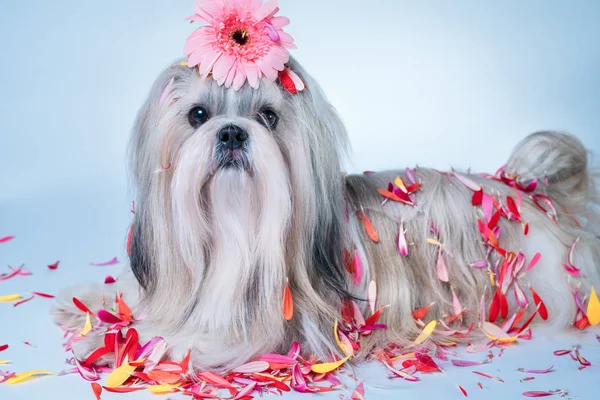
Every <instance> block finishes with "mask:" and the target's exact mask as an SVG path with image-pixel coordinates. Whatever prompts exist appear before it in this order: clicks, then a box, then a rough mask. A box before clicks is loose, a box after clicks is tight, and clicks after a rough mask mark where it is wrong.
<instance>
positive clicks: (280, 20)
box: [270, 17, 290, 29]
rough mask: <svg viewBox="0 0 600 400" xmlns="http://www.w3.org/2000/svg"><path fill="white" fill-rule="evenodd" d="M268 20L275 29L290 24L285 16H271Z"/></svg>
mask: <svg viewBox="0 0 600 400" xmlns="http://www.w3.org/2000/svg"><path fill="white" fill-rule="evenodd" d="M270 22H271V25H273V26H274V27H275V28H276V29H280V28H283V27H285V26H288V25H289V24H290V19H289V18H286V17H273V18H271V20H270Z"/></svg>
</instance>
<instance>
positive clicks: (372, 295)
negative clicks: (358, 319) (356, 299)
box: [368, 281, 377, 314]
mask: <svg viewBox="0 0 600 400" xmlns="http://www.w3.org/2000/svg"><path fill="white" fill-rule="evenodd" d="M368 299H369V306H370V307H371V314H374V313H375V302H376V301H377V284H376V283H375V281H371V283H369V293H368Z"/></svg>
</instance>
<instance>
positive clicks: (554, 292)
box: [53, 60, 600, 369]
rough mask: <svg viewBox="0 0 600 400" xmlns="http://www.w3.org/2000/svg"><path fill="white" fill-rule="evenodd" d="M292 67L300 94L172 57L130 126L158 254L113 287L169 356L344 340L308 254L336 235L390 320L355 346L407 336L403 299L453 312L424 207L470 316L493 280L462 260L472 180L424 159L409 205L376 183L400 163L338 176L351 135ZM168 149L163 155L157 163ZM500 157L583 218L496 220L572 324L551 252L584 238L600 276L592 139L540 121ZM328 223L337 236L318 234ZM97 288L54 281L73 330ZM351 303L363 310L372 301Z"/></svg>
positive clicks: (597, 279) (144, 231)
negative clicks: (286, 316)
mask: <svg viewBox="0 0 600 400" xmlns="http://www.w3.org/2000/svg"><path fill="white" fill-rule="evenodd" d="M290 66H291V68H292V69H293V70H294V71H296V72H297V73H298V74H299V75H300V76H301V77H302V79H303V80H304V82H305V83H306V86H307V89H306V90H305V91H303V92H301V93H300V94H297V95H295V96H291V95H289V94H287V93H286V92H285V91H284V90H283V89H282V88H281V87H279V86H278V85H277V84H276V83H272V82H267V81H263V82H261V88H260V89H259V90H252V89H251V88H249V87H244V88H242V89H241V90H240V91H238V92H235V91H233V90H225V89H223V88H222V87H218V86H217V85H216V83H215V82H213V81H212V80H211V79H210V78H209V79H201V78H200V77H199V75H198V73H197V72H196V71H195V70H192V69H188V68H181V67H179V66H178V64H174V65H173V66H172V67H169V68H167V69H166V70H165V71H164V72H163V73H162V74H161V75H160V76H159V78H158V79H157V81H156V82H155V84H154V86H153V88H152V90H151V92H150V95H149V97H148V100H147V102H146V103H145V105H144V106H143V107H142V109H141V110H140V113H139V115H138V119H137V122H136V126H135V128H134V131H133V134H132V139H131V158H130V162H131V171H132V180H133V186H134V188H135V191H136V192H135V197H136V205H137V207H136V208H137V211H136V216H135V224H136V232H137V233H139V237H141V238H142V239H140V240H142V242H139V243H137V244H136V245H137V246H139V247H138V249H137V250H138V251H139V252H142V253H143V258H144V260H146V261H147V262H148V263H149V264H148V265H151V267H150V269H149V271H148V278H149V281H150V283H148V282H146V285H144V286H146V288H145V289H144V288H142V286H141V285H140V284H139V283H138V281H136V279H135V278H134V277H133V274H132V271H131V270H129V269H127V270H126V271H125V272H124V275H123V277H122V278H121V279H120V280H119V285H118V286H117V288H118V290H120V291H121V292H123V293H124V297H125V300H126V301H128V302H129V303H130V305H131V306H133V307H134V310H135V313H136V315H143V316H144V317H145V319H144V321H143V322H142V323H140V324H138V325H137V326H136V328H137V329H138V331H139V333H140V335H141V339H142V340H148V339H150V338H151V337H153V336H163V337H165V338H166V339H167V341H168V342H169V345H170V346H171V347H170V354H171V355H172V356H174V357H182V356H183V354H185V352H186V351H187V349H188V348H191V349H192V360H193V363H194V366H195V367H197V368H206V367H212V368H220V369H227V368H231V367H234V366H237V365H239V364H241V363H243V362H245V361H247V360H249V359H252V358H253V357H255V356H257V355H259V354H261V353H266V352H277V351H285V350H286V349H287V347H288V346H289V344H290V343H291V342H292V341H293V340H297V341H300V342H301V343H302V345H303V347H304V350H305V351H306V352H307V353H316V354H317V355H320V356H322V357H326V356H328V355H329V354H330V353H337V352H338V350H336V346H335V344H334V341H333V336H332V327H333V324H334V321H335V320H336V319H339V318H340V316H339V310H340V305H341V298H340V296H339V293H336V292H335V290H332V288H331V285H330V284H328V282H327V280H326V279H325V277H324V276H325V275H326V273H325V272H323V271H324V270H320V269H319V268H317V267H316V266H315V260H317V261H318V260H322V259H323V257H325V258H327V257H328V255H327V254H328V253H327V252H325V253H324V254H323V251H324V250H323V249H325V250H329V252H330V254H333V255H336V254H337V255H339V257H337V258H335V257H334V256H332V257H331V258H332V259H333V261H336V260H337V261H339V260H341V254H342V246H343V245H344V246H346V247H347V248H348V249H353V248H355V247H356V248H357V250H358V252H359V254H360V257H361V259H362V262H363V268H364V272H363V277H362V280H361V284H360V285H358V286H354V285H353V284H352V282H351V277H350V276H349V275H347V276H345V277H344V278H343V279H342V281H341V283H340V286H342V287H340V288H339V289H340V291H341V292H343V291H345V290H347V291H348V292H349V293H351V294H353V295H354V296H356V297H358V298H362V299H366V298H367V294H366V293H367V286H368V284H369V282H370V281H371V280H375V281H376V282H377V285H378V299H377V306H381V305H384V304H390V305H391V307H389V308H388V309H387V310H386V312H385V313H384V314H383V317H382V318H383V320H382V322H383V323H386V324H387V325H388V327H389V329H388V330H386V331H380V332H375V333H373V334H372V335H371V336H370V337H369V339H368V340H367V341H366V342H365V343H363V347H364V349H365V351H364V353H363V354H367V353H368V351H369V350H370V349H371V348H372V347H374V346H385V345H386V344H388V343H389V342H399V343H403V342H407V341H409V340H410V339H412V338H413V337H414V335H415V334H416V333H417V332H418V330H419V328H418V326H417V325H416V324H415V322H414V320H413V318H412V316H411V312H412V310H414V309H416V308H418V307H422V306H424V305H427V304H429V303H431V302H435V306H434V307H433V308H432V311H431V313H432V314H431V317H432V318H441V317H443V316H444V315H448V314H450V312H451V310H452V297H451V291H450V285H449V284H446V283H442V282H439V280H438V279H437V277H436V275H435V268H434V267H435V261H436V257H437V251H438V249H437V248H436V246H433V245H431V244H428V243H426V241H425V238H427V237H430V236H431V234H430V232H429V230H430V224H431V222H432V221H433V222H434V223H435V225H436V226H437V228H438V229H439V231H440V234H441V237H440V240H441V241H442V243H443V244H444V246H445V248H446V249H447V250H449V251H450V254H451V255H446V257H447V258H446V262H447V264H448V267H449V270H450V276H451V282H450V283H451V285H452V287H453V289H454V290H455V291H456V293H457V294H458V296H459V298H460V300H461V302H462V303H463V306H464V307H465V308H468V309H470V310H472V312H471V313H470V314H469V315H468V316H467V317H466V318H465V321H464V322H465V324H468V323H469V322H471V321H475V320H476V319H477V311H476V310H477V309H478V303H479V300H480V298H481V296H482V294H483V293H484V290H485V288H486V285H489V279H488V277H487V275H486V274H485V273H484V272H481V271H476V270H474V269H472V268H470V267H469V266H468V264H469V263H470V262H473V261H476V260H480V259H484V258H485V255H486V251H485V247H484V245H483V244H482V243H481V239H480V234H479V232H478V231H477V228H476V221H477V218H479V217H480V216H479V215H478V214H477V211H476V209H475V208H474V207H473V206H472V205H471V203H470V197H471V194H472V193H471V192H470V191H469V189H467V188H466V187H464V185H462V184H461V183H459V182H458V181H457V180H456V179H450V178H447V177H445V176H442V175H441V174H439V173H438V172H436V171H433V170H428V169H423V168H419V169H418V170H417V171H416V175H417V177H418V178H419V179H420V180H421V181H422V182H423V185H424V186H423V191H422V192H420V193H419V194H417V207H414V208H413V207H409V206H405V205H400V204H397V203H392V202H387V203H386V204H385V205H383V206H382V205H381V197H380V196H379V194H378V193H377V188H385V187H386V186H387V183H388V182H389V181H393V180H394V178H395V177H396V176H398V175H401V173H400V172H399V171H387V172H382V173H377V174H371V175H354V176H346V177H345V178H342V175H341V166H342V163H343V160H344V157H345V155H346V154H347V150H348V148H349V146H348V138H347V135H346V132H345V129H344V126H343V124H342V122H341V120H340V119H339V117H338V116H337V114H336V113H335V111H334V110H333V108H332V107H331V105H330V104H329V103H328V102H327V100H326V98H325V97H324V95H323V94H322V92H321V90H320V88H319V87H318V85H317V83H316V82H315V81H314V80H313V79H312V78H310V76H309V75H308V74H307V73H306V72H305V71H304V70H303V69H302V68H301V67H300V65H299V64H298V63H297V62H296V61H295V60H292V61H291V62H290ZM165 87H166V88H167V90H165ZM159 99H161V100H160V101H159ZM196 104H204V105H206V106H207V107H209V108H210V109H211V110H210V111H211V114H212V116H213V117H212V118H211V119H210V120H209V121H208V122H207V123H205V124H204V125H203V126H201V127H200V128H198V129H194V128H193V127H191V126H190V124H189V123H188V121H187V112H188V111H189V110H190V109H191V108H192V107H193V106H194V105H196ZM265 105H268V106H269V107H271V108H273V109H275V110H276V111H277V112H278V113H279V115H280V116H281V121H280V123H279V126H278V127H277V129H276V130H275V131H271V130H269V129H266V128H265V127H264V126H263V125H261V124H260V123H259V122H258V120H257V117H258V112H259V110H260V108H261V107H262V106H265ZM232 123H233V124H237V125H239V126H240V127H242V128H244V129H245V130H246V131H247V132H248V133H249V137H250V139H249V142H250V145H249V147H248V149H247V150H248V159H249V161H250V165H251V168H250V170H241V169H231V168H230V169H223V168H220V167H219V166H218V165H217V164H216V163H215V151H216V150H215V149H216V147H215V146H216V140H217V136H216V132H217V131H218V130H219V129H220V128H221V127H223V126H225V125H227V124H232ZM169 163H170V164H172V167H171V168H170V169H168V170H166V171H161V172H160V173H153V172H154V171H156V170H157V168H160V166H164V165H167V164H169ZM507 171H508V172H510V173H512V174H514V175H515V176H520V177H522V178H523V179H533V178H537V179H541V180H543V179H544V178H548V180H549V182H550V183H549V186H548V187H546V186H543V187H541V189H540V190H541V191H544V192H547V194H549V195H550V196H551V197H553V198H554V200H555V201H556V202H557V203H558V204H560V205H561V206H563V207H566V208H567V209H568V211H569V213H570V214H571V216H573V217H574V218H577V219H578V220H579V221H580V222H581V224H582V226H581V227H579V226H577V225H576V224H575V223H574V222H573V221H572V220H571V219H570V217H569V216H568V215H567V214H565V213H564V212H563V211H560V217H559V219H560V224H559V225H556V224H554V223H553V222H552V221H551V220H550V219H549V218H548V217H547V216H545V215H544V214H543V213H541V212H540V211H539V210H538V209H537V208H536V207H535V206H534V205H533V204H532V203H531V201H530V200H529V199H527V198H525V200H524V205H523V211H522V213H523V217H524V219H525V220H526V221H529V222H530V224H531V233H530V234H529V236H527V237H526V238H525V237H524V236H523V235H522V227H521V226H520V225H518V224H511V223H508V222H507V221H503V222H502V223H501V227H502V236H501V243H502V244H503V246H505V247H506V248H507V249H509V250H515V251H518V250H522V251H523V252H524V254H525V255H526V256H527V257H528V259H530V258H531V257H532V256H533V255H534V254H535V253H536V252H541V253H542V259H541V261H540V263H539V265H538V266H537V267H535V268H534V269H533V270H532V271H531V273H529V274H527V276H526V277H525V278H524V279H523V280H522V282H520V283H521V286H522V287H523V288H526V287H527V285H528V284H529V283H530V284H531V285H532V286H534V287H535V289H536V291H538V293H539V294H540V295H541V296H542V297H543V298H544V299H545V300H546V304H547V305H548V308H549V310H550V312H551V315H552V318H551V323H552V324H553V325H555V326H560V327H565V326H567V325H569V324H571V323H572V322H573V317H574V313H575V308H574V305H573V304H574V303H573V301H572V295H571V294H570V292H569V290H568V286H567V285H566V280H567V275H566V273H565V272H564V271H563V270H562V268H561V265H560V262H561V261H564V260H565V259H566V254H567V246H568V245H570V244H571V243H572V242H573V240H575V238H577V237H579V238H580V242H579V244H578V247H577V252H576V263H577V266H578V267H579V268H580V269H581V270H582V271H583V272H584V274H585V275H586V278H585V279H583V280H582V285H583V287H584V288H585V289H588V288H589V287H590V286H591V285H592V284H595V285H596V287H597V288H600V272H599V271H600V267H599V265H600V242H599V241H598V236H597V235H598V232H599V231H600V228H599V226H598V221H600V219H599V217H598V213H597V206H598V196H597V193H596V186H595V184H594V177H593V175H592V174H591V173H590V172H589V170H588V159H587V152H586V150H585V149H584V148H583V146H582V145H581V143H580V142H579V141H578V140H577V139H575V138H574V137H572V136H569V135H566V134H560V133H553V132H546V133H538V134H535V135H532V136H530V137H528V138H527V139H525V140H524V142H523V143H521V144H520V145H519V146H517V148H516V149H515V153H514V154H513V156H512V157H511V159H510V161H509V162H508V164H507ZM470 178H471V179H473V180H476V181H478V182H480V183H481V184H482V185H483V186H484V188H485V189H486V192H489V191H493V192H494V193H497V194H498V195H499V197H502V196H506V195H509V194H511V195H512V194H513V193H514V190H513V189H511V188H509V187H507V186H506V185H504V184H501V183H498V182H493V181H490V180H488V179H483V178H480V177H478V176H470ZM360 209H362V210H364V211H365V212H366V213H367V215H368V216H369V217H370V219H371V220H372V221H373V224H374V225H375V227H376V229H377V232H378V234H379V236H380V237H381V242H380V243H378V244H374V243H372V242H371V241H370V239H369V238H368V237H367V236H366V235H365V232H364V228H363V225H362V222H361V221H360V220H358V219H357V218H356V216H355V214H354V212H355V211H357V210H360ZM346 214H347V215H346ZM346 219H347V220H348V221H347V222H346V221H345V220H346ZM402 220H403V221H404V226H405V228H406V230H407V237H408V241H409V242H410V243H411V245H410V254H409V257H407V258H403V257H401V256H400V255H399V254H398V252H397V250H396V240H397V235H398V229H399V225H400V221H402ZM323 227H325V228H326V229H327V231H328V232H331V235H333V237H332V236H330V237H326V235H325V234H324V233H323V230H324V228H323ZM329 228H331V230H329ZM315 254H316V255H315ZM315 257H316V258H315ZM329 261H332V260H329ZM325 263H326V262H325ZM337 267H339V270H342V271H343V267H342V266H341V265H338V266H337ZM337 267H336V268H337ZM334 275H335V273H334ZM286 280H289V282H290V286H291V288H292V293H293V296H294V306H295V316H294V318H293V320H292V321H288V322H286V321H284V320H283V317H282V315H281V296H282V293H283V288H284V285H285V282H286ZM103 290H105V289H101V288H99V287H97V286H89V287H78V288H71V289H66V290H65V291H63V293H62V294H61V296H60V297H59V298H58V299H57V301H56V304H55V307H54V309H53V315H54V318H55V320H56V322H57V323H58V324H60V325H61V326H62V327H64V328H65V329H71V330H75V329H80V328H81V326H83V322H84V318H85V316H84V315H82V314H81V313H80V312H79V311H78V310H77V309H76V308H75V307H74V305H73V304H72V301H71V299H72V297H78V298H79V299H80V300H82V301H84V303H86V304H87V305H88V306H89V307H90V308H91V309H92V310H97V309H99V308H101V307H102V294H103V293H102V291H103ZM488 290H489V289H488ZM508 298H509V300H511V299H512V296H510V295H508ZM359 303H360V304H361V306H362V307H363V309H364V310H365V311H366V309H367V302H366V301H362V302H359ZM101 342H102V338H101V337H100V336H99V335H91V336H90V338H89V339H86V340H83V341H79V342H77V343H76V345H75V346H74V350H75V353H76V356H78V357H80V358H83V357H85V356H86V355H87V354H89V352H91V351H92V350H94V349H95V348H97V347H99V346H100V345H101ZM106 362H109V361H108V360H106Z"/></svg>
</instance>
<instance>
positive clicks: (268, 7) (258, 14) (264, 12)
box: [252, 0, 279, 21]
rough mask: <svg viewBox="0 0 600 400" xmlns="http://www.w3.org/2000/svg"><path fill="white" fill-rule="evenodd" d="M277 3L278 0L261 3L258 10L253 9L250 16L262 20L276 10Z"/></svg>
mask: <svg viewBox="0 0 600 400" xmlns="http://www.w3.org/2000/svg"><path fill="white" fill-rule="evenodd" d="M278 3H279V0H269V1H267V2H266V3H265V4H263V5H262V6H261V7H260V8H259V9H258V10H256V11H254V13H253V14H252V16H253V17H254V18H255V19H256V20H257V21H262V20H263V19H265V18H267V17H269V16H271V15H272V14H274V13H276V12H277V5H278Z"/></svg>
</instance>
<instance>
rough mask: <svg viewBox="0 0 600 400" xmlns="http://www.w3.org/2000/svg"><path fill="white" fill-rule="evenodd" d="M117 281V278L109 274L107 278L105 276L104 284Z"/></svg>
mask: <svg viewBox="0 0 600 400" xmlns="http://www.w3.org/2000/svg"><path fill="white" fill-rule="evenodd" d="M115 282H117V280H116V279H115V278H113V277H112V276H110V275H108V276H107V277H106V278H104V284H106V285H108V284H111V283H115Z"/></svg>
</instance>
